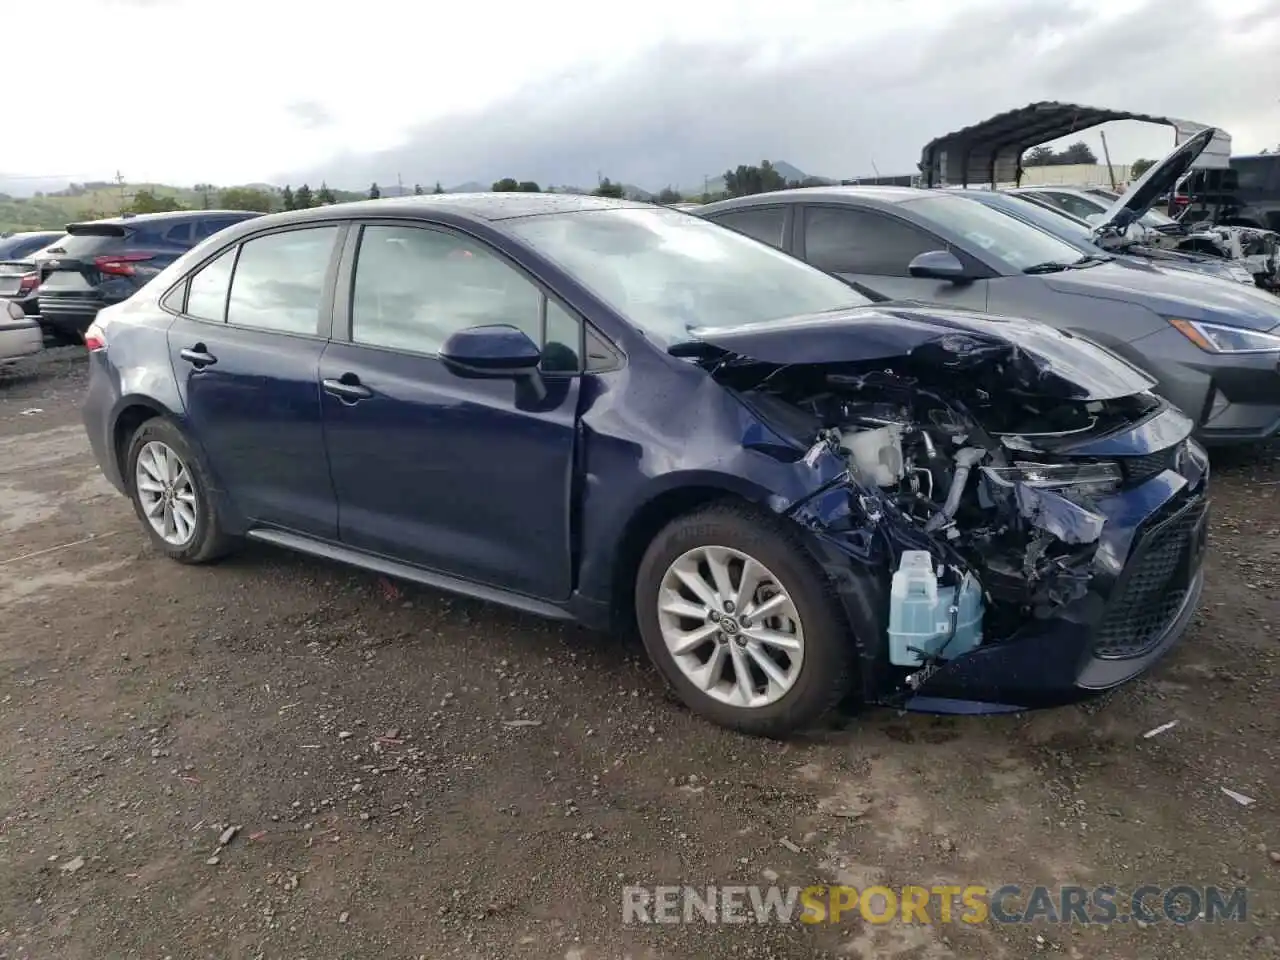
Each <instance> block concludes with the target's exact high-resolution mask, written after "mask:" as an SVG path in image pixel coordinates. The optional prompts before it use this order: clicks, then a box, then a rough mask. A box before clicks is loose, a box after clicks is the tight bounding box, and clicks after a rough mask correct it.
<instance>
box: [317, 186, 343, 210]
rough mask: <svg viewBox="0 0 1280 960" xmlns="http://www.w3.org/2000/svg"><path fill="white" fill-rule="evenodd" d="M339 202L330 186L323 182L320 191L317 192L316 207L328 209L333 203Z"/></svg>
mask: <svg viewBox="0 0 1280 960" xmlns="http://www.w3.org/2000/svg"><path fill="white" fill-rule="evenodd" d="M337 202H338V198H337V197H336V196H334V193H333V191H332V190H330V189H329V184H327V183H325V182H324V181H323V180H321V181H320V189H319V190H317V191H316V205H317V206H320V207H326V206H328V205H329V204H331V203H337Z"/></svg>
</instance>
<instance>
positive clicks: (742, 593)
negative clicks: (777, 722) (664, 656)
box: [658, 546, 804, 707]
mask: <svg viewBox="0 0 1280 960" xmlns="http://www.w3.org/2000/svg"><path fill="white" fill-rule="evenodd" d="M658 625H659V627H660V628H661V630H662V638H663V640H664V641H665V642H666V645H667V650H668V651H670V653H671V656H672V659H674V660H675V662H676V666H677V667H679V668H680V671H681V672H682V673H683V674H684V675H685V676H686V677H687V678H688V679H689V680H690V682H692V683H693V684H694V686H696V687H697V688H698V689H699V690H701V691H702V692H703V693H705V694H706V695H707V696H709V697H711V698H713V699H715V700H718V701H720V702H721V703H727V704H730V705H732V706H735V707H765V706H768V705H769V704H771V703H775V702H777V701H778V700H780V699H781V698H782V697H783V696H785V695H786V694H787V692H788V691H789V690H790V689H791V688H792V687H793V686H795V682H796V680H797V678H798V677H799V676H800V668H801V666H802V665H803V662H804V631H803V629H802V627H801V624H800V615H799V613H798V612H797V611H796V605H795V603H794V601H793V600H792V599H791V595H790V594H789V593H787V591H786V589H785V588H784V587H783V586H782V584H781V583H780V582H779V581H778V578H777V577H775V576H774V575H773V573H772V572H771V571H770V570H769V568H768V567H766V566H765V565H764V564H762V563H761V562H760V561H758V560H756V559H755V558H754V557H751V556H749V555H748V554H745V553H743V552H742V551H740V550H734V549H732V548H729V547H717V546H706V547H696V548H694V549H693V550H690V551H689V552H687V553H685V554H683V555H681V556H679V557H677V558H676V560H675V561H674V562H673V563H672V564H671V566H670V567H668V568H667V572H666V574H665V575H664V576H663V578H662V585H661V587H660V589H659V596H658Z"/></svg>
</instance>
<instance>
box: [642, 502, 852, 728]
mask: <svg viewBox="0 0 1280 960" xmlns="http://www.w3.org/2000/svg"><path fill="white" fill-rule="evenodd" d="M748 581H749V582H748ZM717 584H719V585H720V586H721V587H723V588H727V589H719V590H717V589H716V585H717ZM726 599H728V600H729V602H728V603H727V604H726V603H725V602H724V601H725V600H726ZM635 606H636V619H637V623H638V625H639V628H640V634H641V637H642V638H643V640H644V644H645V648H646V649H647V650H648V652H649V656H650V658H651V659H652V660H653V662H654V664H655V665H656V666H657V668H658V670H659V671H660V672H661V673H662V675H663V677H664V679H665V680H666V681H667V683H669V684H670V685H671V687H672V688H673V689H674V690H675V692H676V694H677V695H678V696H679V697H680V699H681V700H682V701H684V703H685V704H686V705H687V706H688V707H689V709H691V710H692V711H693V712H694V713H697V714H698V715H700V716H702V717H705V718H707V719H708V720H711V721H713V722H715V723H718V724H720V725H721V726H725V727H729V728H732V729H734V730H738V731H740V732H742V733H747V734H751V735H753V736H766V737H785V736H787V735H789V734H792V733H795V732H797V731H800V730H803V729H807V728H809V727H811V726H813V725H814V724H815V723H816V722H817V721H818V720H819V719H821V718H822V717H823V715H825V714H826V713H828V712H829V711H831V710H833V709H834V708H835V707H836V706H837V705H838V704H839V703H840V702H841V701H842V700H843V699H844V698H845V697H846V695H847V694H848V693H849V692H850V691H851V690H852V688H853V681H854V677H855V674H856V663H857V660H856V654H855V648H854V640H853V637H852V636H851V633H850V630H849V626H848V624H847V622H846V618H845V616H844V613H843V610H842V609H841V607H840V603H839V601H838V600H837V598H836V596H835V592H834V589H833V586H832V584H831V582H830V580H829V578H828V577H827V576H826V574H825V573H823V571H822V569H821V568H820V567H819V566H818V564H817V563H816V562H815V561H814V559H813V558H812V556H811V555H810V554H809V552H808V551H807V550H806V549H805V548H804V545H803V544H802V543H801V541H800V537H799V535H798V531H796V530H794V529H793V528H791V527H790V525H789V524H787V523H786V522H785V521H782V520H780V519H779V518H777V517H775V516H773V515H771V514H767V513H765V512H763V511H761V510H756V509H752V508H750V507H749V506H747V505H736V504H716V505H713V506H710V507H706V508H704V509H702V510H699V511H697V512H695V513H692V514H689V515H687V516H683V517H679V518H677V519H675V520H673V521H672V522H671V523H669V524H668V525H667V526H666V527H665V528H664V529H663V530H662V531H661V532H660V533H659V534H658V535H657V536H656V537H655V538H654V539H653V542H652V543H650V544H649V548H648V549H647V550H646V551H645V554H644V557H643V559H642V560H641V562H640V567H639V570H638V573H637V576H636V588H635ZM726 608H727V609H726ZM756 611H759V612H760V615H759V616H758V617H757V616H755V614H756ZM744 677H745V678H746V679H745V682H744V680H743V678H744Z"/></svg>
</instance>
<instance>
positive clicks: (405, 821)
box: [0, 349, 1280, 960]
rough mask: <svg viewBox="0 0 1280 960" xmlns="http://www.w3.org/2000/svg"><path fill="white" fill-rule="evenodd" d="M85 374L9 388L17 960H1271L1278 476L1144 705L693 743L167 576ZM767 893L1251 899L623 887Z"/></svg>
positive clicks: (1260, 490) (256, 567)
mask: <svg viewBox="0 0 1280 960" xmlns="http://www.w3.org/2000/svg"><path fill="white" fill-rule="evenodd" d="M84 376H85V371H84V365H83V360H82V358H81V356H80V355H79V353H78V351H76V350H74V349H72V350H66V351H51V352H49V353H48V354H46V356H45V357H44V358H43V359H42V360H41V362H40V363H38V364H33V365H29V366H27V367H25V368H22V369H19V370H16V371H14V370H10V371H9V372H0V610H2V611H3V616H2V617H0V743H3V748H2V749H0V957H3V958H17V957H50V958H60V960H76V958H95V960H96V958H103V957H146V958H157V960H159V958H165V957H172V958H186V957H219V958H222V957H225V958H240V957H244V958H249V957H254V958H256V957H270V958H277V957H278V958H303V957H306V958H327V957H394V958H412V957H420V956H425V957H431V958H436V957H455V956H456V957H467V958H472V957H475V958H480V957H485V958H488V957H492V958H504V960H505V958H521V957H554V958H557V960H560V958H563V960H597V958H608V957H634V958H637V960H639V958H679V957H690V958H693V957H700V958H718V957H751V958H767V957H778V958H782V957H805V958H809V957H817V956H831V957H836V956H850V957H861V958H864V960H870V958H873V957H875V958H916V960H931V958H948V957H957V958H966V960H969V958H1005V957H1007V958H1018V960H1022V958H1026V957H1028V956H1032V955H1044V956H1069V957H1074V958H1080V957H1098V956H1106V957H1108V958H1164V957H1174V956H1177V957H1205V958H1214V960H1223V958H1227V957H1233V958H1234V957H1246V956H1249V957H1252V956H1273V955H1280V947H1277V943H1276V936H1277V935H1278V934H1280V896H1278V891H1280V863H1277V861H1278V860H1280V817H1278V816H1277V808H1278V807H1280V777H1278V775H1277V770H1278V769H1280V767H1278V766H1277V760H1278V759H1280V740H1278V738H1277V734H1278V732H1280V719H1278V717H1277V713H1278V707H1280V683H1278V682H1277V665H1278V659H1280V658H1278V657H1277V653H1278V652H1280V593H1278V592H1277V585H1278V578H1277V572H1276V571H1277V566H1276V561H1277V556H1278V554H1280V538H1277V528H1280V458H1278V457H1277V452H1276V451H1275V450H1264V451H1261V452H1258V453H1256V454H1254V455H1251V456H1249V457H1236V458H1233V462H1231V463H1229V464H1226V465H1223V466H1220V467H1219V472H1218V478H1217V491H1216V495H1215V511H1216V514H1215V525H1214V530H1213V535H1212V545H1211V559H1210V561H1209V564H1210V573H1209V586H1208V589H1207V591H1206V600H1205V603H1204V606H1203V609H1202V613H1201V614H1200V616H1199V617H1198V619H1197V621H1196V624H1195V627H1194V629H1193V631H1192V634H1191V636H1190V637H1189V638H1188V639H1187V641H1186V643H1185V644H1184V645H1183V646H1182V647H1181V648H1180V649H1179V650H1178V651H1177V652H1176V653H1175V654H1174V655H1173V656H1172V657H1170V658H1169V659H1168V660H1167V661H1166V662H1164V663H1163V664H1162V665H1161V666H1160V667H1159V668H1158V669H1157V670H1156V672H1155V673H1154V674H1153V675H1151V676H1150V677H1148V678H1146V679H1144V680H1143V681H1141V682H1139V683H1136V684H1134V685H1131V686H1130V687H1128V688H1126V689H1124V690H1123V691H1121V692H1119V693H1118V694H1116V695H1114V696H1112V697H1110V698H1108V699H1106V700H1105V701H1096V702H1093V703H1091V704H1088V705H1087V706H1082V707H1071V708H1065V709H1061V710H1056V711H1048V712H1041V713H1037V714H1033V715H1027V716H1018V717H1002V718H987V719H979V718H974V719H939V718H929V717H918V716H901V715H898V714H896V713H893V712H889V711H873V712H870V713H867V714H864V715H862V716H860V717H858V718H856V720H854V721H853V722H851V723H848V724H846V725H844V726H843V728H842V729H833V730H831V731H830V732H827V733H824V734H822V735H820V736H816V737H814V738H811V739H809V740H806V741H804V742H793V743H790V744H778V743H767V742H758V741H751V740H748V739H745V738H742V737H738V736H736V735H732V734H729V733H726V732H723V731H720V730H717V729H714V728H712V727H710V726H708V725H707V724H705V723H702V722H700V721H698V720H696V719H694V718H692V717H691V716H689V715H688V714H687V713H686V712H684V711H683V710H682V709H681V708H680V707H678V706H677V705H675V704H673V703H672V702H671V701H670V700H669V699H668V698H667V697H666V696H665V695H664V693H663V691H662V690H661V688H660V686H659V683H658V681H657V678H656V677H655V675H654V673H653V672H652V671H651V670H650V669H649V667H648V666H647V665H646V664H645V663H644V661H643V660H642V658H641V654H640V651H639V650H638V649H636V647H634V646H633V645H631V644H630V643H629V642H625V641H621V640H617V639H614V638H610V637H605V636H599V635H595V634H591V633H588V632H586V631H583V630H577V629H565V628H562V627H558V626H555V625H550V624H547V623H543V622H540V621H537V620H534V619H530V618H526V617H522V616H520V615H517V614H513V613H508V612H505V611H502V610H499V609H495V608H491V607H487V606H484V605H482V604H477V603H471V602H468V601H463V600H459V599H451V598H448V597H446V596H443V595H439V594H435V593H431V592H429V591H426V590H419V589H416V588H413V587H411V586H407V585H403V584H400V585H392V584H390V583H387V582H385V581H381V580H379V579H378V578H376V577H374V576H371V575H369V574H365V573H362V572H359V571H352V570H349V569H345V568H341V567H337V566H333V565H328V564H324V563H320V562H316V561H312V560H309V559H305V558H300V557H296V556H291V555H287V554H284V553H280V552H275V551H272V550H268V549H266V548H262V549H251V550H249V551H248V552H246V553H245V554H243V555H241V556H239V557H237V558H235V559H233V560H231V561H229V562H226V563H224V564H221V565H219V566H216V567H211V568H203V569H192V568H184V567H181V566H179V565H177V564H174V563H171V562H169V561H167V560H164V559H161V558H159V557H157V556H155V555H153V554H152V553H151V552H150V551H149V550H148V549H147V547H146V545H145V542H144V539H143V535H142V532H141V530H140V529H139V528H138V526H137V523H136V521H135V519H134V517H133V514H132V512H131V510H130V508H129V505H128V503H127V502H126V501H125V500H124V499H123V498H122V497H120V496H119V495H118V494H116V493H115V492H114V490H112V489H111V488H110V487H109V486H108V484H107V483H106V482H105V480H103V479H102V478H101V476H100V475H99V473H98V471H97V468H96V466H95V464H94V462H93V460H92V458H91V456H90V454H89V449H88V446H87V444H86V441H85V439H84V436H83V433H82V430H81V428H80V425H79V422H78V412H77V409H76V407H77V404H78V402H79V397H80V393H81V390H82V388H83V382H84ZM518 719H525V720H530V721H537V722H538V723H537V724H536V725H535V724H526V725H512V724H510V723H509V721H512V720H518ZM1175 720H1176V721H1177V722H1178V723H1177V726H1176V727H1174V728H1173V729H1171V730H1169V731H1167V732H1165V733H1162V734H1160V735H1158V736H1155V737H1152V738H1150V739H1144V738H1143V736H1142V734H1143V733H1144V732H1145V731H1148V730H1150V729H1152V728H1154V727H1156V726H1158V725H1161V724H1164V723H1167V722H1169V721H1175ZM1223 787H1228V788H1231V789H1233V790H1235V791H1238V792H1239V793H1242V794H1245V795H1247V796H1249V797H1252V798H1254V799H1255V801H1256V802H1255V803H1253V804H1252V805H1251V806H1248V807H1245V806H1241V805H1240V804H1238V803H1237V802H1235V801H1233V800H1232V799H1231V798H1229V797H1228V796H1227V795H1225V794H1224V793H1223V792H1222V789H1221V788H1223ZM228 826H234V827H239V831H238V833H237V834H236V835H235V837H234V838H233V839H231V841H230V843H228V844H227V845H226V846H225V847H224V848H222V849H221V850H219V849H218V847H219V838H220V835H221V834H223V831H224V830H225V829H226V828H227V827H228ZM775 876H776V878H777V879H776V882H777V883H779V884H782V885H791V884H796V885H807V884H813V883H824V882H831V881H835V880H843V881H846V882H851V883H854V884H857V885H860V886H861V885H866V884H869V883H872V882H881V883H885V884H890V885H892V884H909V883H917V884H926V885H932V884H941V883H955V884H971V883H983V884H987V885H989V886H991V887H993V888H994V887H997V886H999V885H1001V884H1004V883H1022V884H1033V883H1044V884H1060V883H1079V884H1084V885H1087V886H1094V885H1098V884H1114V885H1116V886H1117V887H1119V888H1120V889H1121V890H1130V889H1133V888H1134V887H1136V886H1138V885H1139V884H1142V883H1147V882H1150V883H1157V884H1166V885H1167V884H1173V883H1179V882H1185V883H1190V884H1192V885H1197V886H1203V885H1209V884H1220V885H1225V886H1228V887H1231V886H1236V885H1247V886H1248V887H1249V889H1250V899H1249V919H1248V920H1247V921H1246V922H1244V923H1218V924H1213V925H1209V924H1195V925H1192V926H1189V927H1181V928H1179V927H1175V926H1174V925H1172V924H1170V923H1169V922H1164V923H1157V924H1152V925H1149V926H1139V925H1135V924H1132V923H1129V924H1123V925H1112V926H1110V927H1100V926H1091V927H1087V928H1086V927H1083V926H1081V925H1075V926H1067V925H1047V924H1035V925H1017V926H998V925H995V924H993V923H988V924H983V925H978V926H962V925H958V924H953V925H949V926H941V925H940V926H933V927H928V926H923V925H919V926H916V925H904V924H901V923H894V924H889V925H871V924H867V923H864V922H863V921H861V920H858V919H850V920H848V922H845V923H841V924H839V925H837V926H834V927H832V926H821V927H800V926H786V927H784V926H778V925H767V926H757V925H745V926H710V925H707V924H705V923H695V924H692V925H687V926H684V925H681V926H656V927H655V926H649V927H637V926H627V927H624V926H623V925H622V922H621V920H622V915H621V888H622V886H623V885H624V884H633V883H642V884H655V883H695V884H706V883H720V884H731V883H765V882H769V881H770V880H771V879H773V878H774V877H775Z"/></svg>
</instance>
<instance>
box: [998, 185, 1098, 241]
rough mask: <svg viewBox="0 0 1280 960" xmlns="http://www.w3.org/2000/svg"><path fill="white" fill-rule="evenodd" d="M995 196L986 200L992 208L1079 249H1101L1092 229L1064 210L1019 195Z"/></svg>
mask: <svg viewBox="0 0 1280 960" xmlns="http://www.w3.org/2000/svg"><path fill="white" fill-rule="evenodd" d="M995 196H996V197H998V198H999V199H993V200H990V201H988V202H987V205H988V206H989V207H991V208H992V209H994V210H999V211H1002V212H1004V213H1008V214H1009V215H1010V216H1012V217H1017V218H1018V219H1019V220H1025V221H1026V222H1027V223H1029V224H1031V225H1032V226H1033V227H1039V228H1040V229H1041V230H1046V231H1048V232H1049V233H1052V234H1053V235H1054V236H1055V237H1058V238H1059V239H1061V240H1065V241H1067V243H1070V244H1072V245H1074V246H1077V247H1079V248H1080V249H1081V250H1087V251H1088V252H1090V253H1096V252H1098V251H1101V249H1102V248H1101V247H1099V246H1098V245H1097V244H1096V243H1095V242H1094V240H1093V230H1092V229H1091V228H1090V227H1089V224H1088V223H1086V222H1085V221H1084V220H1081V219H1080V218H1079V217H1073V216H1072V215H1071V214H1069V213H1067V211H1065V210H1058V209H1056V208H1055V209H1051V208H1049V207H1042V206H1040V204H1038V203H1033V202H1032V201H1030V200H1024V199H1022V198H1021V197H1010V196H1008V195H1006V194H995ZM979 202H981V201H979Z"/></svg>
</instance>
